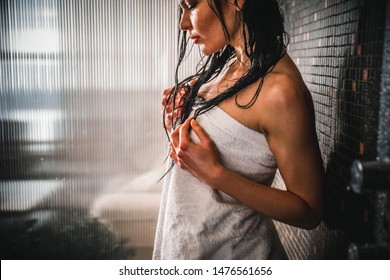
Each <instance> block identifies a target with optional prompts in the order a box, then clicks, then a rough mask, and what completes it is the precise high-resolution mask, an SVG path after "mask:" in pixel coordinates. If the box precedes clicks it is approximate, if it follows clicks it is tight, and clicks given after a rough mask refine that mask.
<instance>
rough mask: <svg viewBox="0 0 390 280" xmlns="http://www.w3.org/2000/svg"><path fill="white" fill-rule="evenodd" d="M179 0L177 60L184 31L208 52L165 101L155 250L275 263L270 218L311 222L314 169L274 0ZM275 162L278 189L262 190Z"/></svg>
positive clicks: (157, 255)
mask: <svg viewBox="0 0 390 280" xmlns="http://www.w3.org/2000/svg"><path fill="white" fill-rule="evenodd" d="M179 5H180V7H181V20H180V29H181V30H182V32H183V33H182V45H181V51H182V52H181V56H180V61H181V59H183V57H184V56H185V55H184V54H185V49H186V48H185V47H186V39H187V38H186V35H188V36H189V38H190V39H192V41H193V43H194V44H196V45H198V46H199V48H200V50H201V52H202V53H203V54H204V55H205V56H206V58H205V59H204V64H203V65H202V67H201V68H200V69H199V71H198V72H197V73H196V74H195V75H194V76H191V77H188V78H187V79H185V80H184V81H182V82H178V83H177V85H176V86H175V87H174V88H173V89H170V90H167V91H165V94H164V97H163V104H164V118H163V121H164V127H165V128H166V130H167V131H168V132H169V133H168V136H170V147H171V151H170V158H171V159H172V160H173V166H172V168H171V169H170V170H169V171H168V172H167V174H166V177H165V178H164V180H165V181H164V189H163V194H162V204H161V209H160V214H159V221H158V226H157V232H156V240H155V248H154V255H153V257H154V259H281V258H285V257H286V255H285V253H284V251H283V248H282V246H281V244H280V240H279V239H278V235H277V232H276V230H275V228H274V225H273V223H272V219H275V220H278V221H280V222H283V223H287V224H290V225H293V226H296V227H300V228H304V229H313V228H315V227H316V226H317V225H318V224H319V222H320V220H321V211H322V205H321V204H322V203H321V200H322V197H321V193H322V185H323V165H322V159H321V155H320V151H319V147H318V141H317V136H316V132H315V120H314V109H313V103H312V99H311V95H310V93H309V91H308V89H307V88H306V86H305V84H304V82H303V79H302V77H301V75H300V73H299V71H298V69H297V68H296V66H295V65H294V63H293V61H292V60H291V58H290V57H289V56H288V54H287V53H286V43H285V40H286V37H287V36H286V34H285V31H284V27H283V18H282V16H281V13H280V10H279V7H278V4H277V1H276V0H262V1H258V0H214V1H212V0H184V1H179ZM180 61H179V64H180ZM177 124H178V125H177ZM176 125H177V126H176ZM277 168H278V169H279V171H280V174H281V176H282V178H283V180H284V182H285V185H286V188H287V189H286V190H279V189H275V188H271V187H270V185H271V183H272V181H273V179H274V176H275V172H276V170H277Z"/></svg>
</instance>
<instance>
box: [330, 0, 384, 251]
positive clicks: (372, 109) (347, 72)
mask: <svg viewBox="0 0 390 280" xmlns="http://www.w3.org/2000/svg"><path fill="white" fill-rule="evenodd" d="M385 6H386V1H375V2H370V1H364V4H363V5H362V7H361V10H360V16H359V19H360V20H359V31H358V32H359V33H358V38H357V44H356V50H355V52H354V55H347V56H346V57H347V59H346V60H345V65H344V67H343V71H342V75H341V77H340V78H339V81H340V84H339V87H338V88H339V92H338V97H337V98H338V108H337V112H338V117H337V124H338V127H336V134H337V135H338V139H335V140H336V147H335V149H334V151H333V152H332V154H331V155H330V158H329V161H328V165H327V169H326V178H327V184H326V189H325V203H324V205H325V209H324V210H325V211H324V222H325V224H326V225H327V226H328V228H329V229H332V230H336V231H337V232H338V235H339V236H338V242H339V245H338V246H339V248H340V249H339V251H340V254H341V255H340V256H338V258H340V257H342V258H348V256H347V253H348V246H349V245H350V243H352V242H354V243H356V244H365V243H367V242H370V241H371V240H373V238H374V237H373V232H374V227H375V225H374V223H373V220H374V219H373V214H374V206H375V205H374V204H375V201H374V197H372V196H370V195H364V196H363V195H358V194H355V193H353V191H352V190H351V188H350V187H349V183H350V167H351V165H352V162H353V160H355V159H359V160H362V161H369V160H375V158H376V157H377V134H378V133H377V132H378V112H379V92H380V74H381V64H382V54H383V36H384V35H383V34H384V19H385V15H384V12H383V11H385ZM333 250H334V248H333ZM325 251H326V250H325ZM328 253H329V254H330V252H328ZM325 258H332V257H330V256H329V255H327V253H326V252H325Z"/></svg>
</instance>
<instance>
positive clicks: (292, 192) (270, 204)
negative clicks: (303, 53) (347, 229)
mask: <svg viewBox="0 0 390 280" xmlns="http://www.w3.org/2000/svg"><path fill="white" fill-rule="evenodd" d="M281 84H282V86H276V87H273V89H272V91H270V92H268V93H267V94H265V95H264V96H263V97H262V98H263V100H262V101H261V102H262V103H263V104H266V106H262V107H263V108H262V112H261V114H258V115H259V121H261V123H265V125H262V129H263V131H264V132H265V135H266V138H267V141H268V143H269V145H270V148H271V150H272V152H273V153H274V156H275V159H276V162H277V164H278V168H279V171H280V173H281V175H282V177H283V180H284V182H285V184H286V187H287V190H286V191H284V190H279V189H275V188H270V187H268V186H263V185H261V184H258V183H255V182H253V181H250V180H248V179H246V178H243V177H241V176H239V175H237V174H235V173H233V172H231V171H230V170H228V169H226V168H225V167H224V166H223V165H222V164H221V161H220V160H219V156H218V153H217V151H216V149H215V147H214V144H213V142H212V140H211V139H210V137H209V136H208V135H207V133H206V132H205V131H204V130H203V128H202V127H201V126H200V125H199V124H197V122H196V121H195V120H193V119H192V118H190V119H188V120H187V121H186V122H185V123H184V124H183V125H181V126H180V127H178V128H177V129H176V130H175V131H174V132H173V133H172V142H171V147H172V152H171V157H172V159H173V160H174V161H175V162H176V163H177V164H178V165H179V166H180V167H181V168H183V169H185V170H187V171H188V172H190V173H191V174H192V175H194V176H195V177H197V178H199V179H200V180H201V181H203V182H204V183H206V184H207V185H209V186H210V187H212V188H214V189H217V190H220V191H223V192H225V193H226V194H228V195H230V196H232V197H234V198H235V199H237V200H238V201H240V202H241V203H243V204H244V205H246V206H247V207H249V208H252V209H254V210H256V211H258V212H260V213H262V214H264V215H266V216H268V217H270V218H272V219H275V220H278V221H281V222H284V223H287V224H290V225H293V226H297V227H301V228H305V229H312V228H314V227H316V226H317V225H318V223H319V222H320V220H321V214H322V188H323V166H322V159H321V155H320V151H319V147H318V141H317V137H316V133H315V126H314V112H313V109H312V102H311V98H310V95H309V94H308V93H307V92H304V91H302V90H301V89H300V88H297V87H294V86H292V87H291V83H288V81H286V82H285V83H281ZM190 127H192V129H193V130H194V132H195V133H196V134H197V135H198V137H199V139H200V143H199V144H194V143H192V142H191V141H190V139H189V132H188V131H189V129H190ZM237 186H240V187H239V188H238V187H237Z"/></svg>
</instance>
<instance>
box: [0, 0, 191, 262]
mask: <svg viewBox="0 0 390 280" xmlns="http://www.w3.org/2000/svg"><path fill="white" fill-rule="evenodd" d="M0 8H1V10H0V23H1V28H0V51H1V57H0V59H1V60H0V63H1V67H0V80H1V82H0V102H1V103H0V143H1V144H0V147H1V148H0V149H1V154H0V195H1V197H0V231H1V235H2V237H1V241H0V242H1V248H0V251H1V256H2V259H9V258H13V259H35V258H37V259H47V258H54V259H61V258H66V259H83V258H88V259H98V258H104V259H105V258H111V259H116V258H128V259H132V258H133V259H134V258H135V259H142V258H146V259H147V258H150V257H151V250H152V245H153V236H154V230H155V226H156V225H155V223H156V218H157V211H158V207H159V198H160V191H161V182H158V180H159V179H160V177H161V176H162V175H163V174H164V170H165V166H164V158H165V157H166V156H167V149H166V146H167V145H166V138H165V134H164V132H163V130H162V127H161V119H160V118H161V116H160V114H161V103H160V99H161V94H162V90H163V89H164V88H167V87H169V86H171V85H172V83H173V80H174V76H173V75H174V69H175V63H176V57H177V47H176V42H177V38H176V37H177V34H176V33H177V24H178V22H177V14H176V12H177V1H172V0H163V1H156V0H127V1H126V0H83V1H79V0H3V1H0ZM196 56H197V55H196V54H195V56H191V57H190V58H189V59H188V60H187V63H186V66H185V67H184V69H183V71H184V73H190V72H192V71H193V70H194V69H195V65H196V59H195V58H194V57H196Z"/></svg>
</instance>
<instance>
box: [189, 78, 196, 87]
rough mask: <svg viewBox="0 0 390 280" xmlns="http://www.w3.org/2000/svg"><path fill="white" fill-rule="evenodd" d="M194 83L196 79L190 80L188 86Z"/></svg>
mask: <svg viewBox="0 0 390 280" xmlns="http://www.w3.org/2000/svg"><path fill="white" fill-rule="evenodd" d="M195 83H196V79H192V80H191V81H189V82H188V84H189V85H190V86H193V85H194V84H195Z"/></svg>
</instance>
